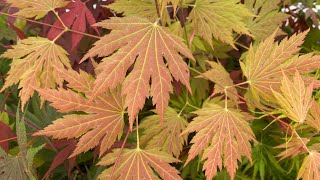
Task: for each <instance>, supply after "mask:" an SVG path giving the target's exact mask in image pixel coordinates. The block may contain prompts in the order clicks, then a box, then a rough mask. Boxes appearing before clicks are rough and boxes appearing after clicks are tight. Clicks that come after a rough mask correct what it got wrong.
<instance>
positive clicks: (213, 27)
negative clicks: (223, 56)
mask: <svg viewBox="0 0 320 180" xmlns="http://www.w3.org/2000/svg"><path fill="white" fill-rule="evenodd" d="M248 16H252V13H251V12H250V11H249V10H248V9H247V8H246V7H245V6H244V5H243V4H241V3H239V0H196V1H195V4H194V6H193V8H192V10H191V12H190V15H189V16H188V19H189V22H190V23H191V25H192V27H193V29H194V31H195V34H196V35H199V36H200V37H202V38H203V39H204V40H205V41H207V42H208V43H209V44H210V45H211V46H212V36H213V37H214V38H215V39H217V40H220V41H221V42H224V43H227V44H230V45H231V46H233V47H234V48H235V46H234V44H233V37H232V32H233V31H235V32H237V33H240V34H248V35H249V34H250V33H249V31H248V29H247V27H246V24H245V23H244V20H245V18H246V17H248Z"/></svg>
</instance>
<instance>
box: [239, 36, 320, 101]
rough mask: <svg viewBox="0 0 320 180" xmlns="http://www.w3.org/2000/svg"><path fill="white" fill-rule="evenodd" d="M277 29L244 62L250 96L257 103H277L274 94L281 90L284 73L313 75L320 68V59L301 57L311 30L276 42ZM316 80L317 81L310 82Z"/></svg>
mask: <svg viewBox="0 0 320 180" xmlns="http://www.w3.org/2000/svg"><path fill="white" fill-rule="evenodd" d="M276 33H277V30H276V31H275V32H274V33H273V34H272V35H271V36H270V37H268V38H267V39H266V40H264V41H263V42H261V43H260V44H259V46H258V47H256V48H254V47H252V46H251V47H250V49H249V51H248V54H247V56H246V58H245V60H244V62H240V65H241V69H242V72H243V74H244V76H245V77H246V78H247V81H248V84H249V91H248V93H249V94H250V96H251V97H252V98H253V100H256V101H257V102H261V101H274V100H275V99H274V96H273V93H272V91H271V89H273V90H274V91H279V89H280V84H281V80H282V79H283V72H284V73H285V74H286V75H287V76H291V75H293V74H294V73H295V72H296V71H299V73H300V74H304V73H309V72H311V71H312V70H315V69H316V68H319V67H320V56H317V55H313V54H312V53H308V54H304V55H300V56H299V55H298V53H299V50H300V48H299V46H300V45H301V44H302V43H303V39H304V38H305V36H306V34H307V33H308V31H305V32H303V33H299V34H296V35H292V36H291V37H290V38H289V39H284V40H282V41H281V42H280V43H279V44H278V43H274V42H273V41H274V38H275V35H276ZM306 80H308V81H309V83H310V80H311V81H314V80H313V79H310V78H309V79H306Z"/></svg>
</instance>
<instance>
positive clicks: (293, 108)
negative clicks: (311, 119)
mask: <svg viewBox="0 0 320 180" xmlns="http://www.w3.org/2000/svg"><path fill="white" fill-rule="evenodd" d="M280 90H281V92H282V94H280V93H278V92H275V91H273V94H274V96H275V98H276V99H277V102H278V103H279V105H280V107H281V109H279V111H280V112H282V113H283V114H284V115H285V116H287V117H288V118H290V119H291V120H293V121H294V122H298V123H303V122H304V121H305V120H306V118H307V114H308V111H309V108H310V106H311V96H312V91H313V84H312V83H311V84H310V85H309V86H308V87H307V88H306V87H305V84H304V82H303V79H302V77H301V76H300V74H299V73H298V72H296V73H295V76H294V77H293V82H291V81H290V80H289V78H288V77H287V76H286V75H285V74H283V80H282V82H281V87H280Z"/></svg>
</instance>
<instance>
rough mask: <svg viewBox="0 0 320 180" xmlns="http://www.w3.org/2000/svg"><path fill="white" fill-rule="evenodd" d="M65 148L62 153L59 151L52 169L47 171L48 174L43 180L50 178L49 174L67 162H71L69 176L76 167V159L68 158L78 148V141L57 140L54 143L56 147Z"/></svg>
mask: <svg viewBox="0 0 320 180" xmlns="http://www.w3.org/2000/svg"><path fill="white" fill-rule="evenodd" d="M61 146H62V147H64V146H65V147H64V148H63V149H62V150H61V151H59V152H58V153H57V154H56V155H55V157H54V159H53V161H52V163H51V165H50V168H49V169H48V170H47V172H46V173H45V174H44V176H43V177H42V179H44V178H46V177H47V176H49V174H50V173H51V172H52V171H53V170H55V169H56V168H57V167H58V166H59V165H61V164H63V163H64V162H65V161H67V160H68V161H69V163H68V176H69V174H70V172H71V170H72V168H73V166H74V165H75V161H76V157H72V158H69V159H68V157H69V156H70V155H71V154H72V152H73V151H74V150H75V148H76V141H75V140H74V139H70V140H57V141H55V142H54V147H61Z"/></svg>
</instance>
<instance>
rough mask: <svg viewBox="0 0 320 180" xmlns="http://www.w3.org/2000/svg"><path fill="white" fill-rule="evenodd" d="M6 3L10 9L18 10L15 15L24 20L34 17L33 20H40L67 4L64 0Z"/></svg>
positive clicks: (19, 0) (11, 0) (17, 0)
mask: <svg viewBox="0 0 320 180" xmlns="http://www.w3.org/2000/svg"><path fill="white" fill-rule="evenodd" d="M7 3H9V4H11V6H12V7H16V8H18V9H20V11H19V12H17V13H16V15H19V16H23V17H26V18H32V17H35V19H40V18H42V17H44V16H45V15H46V14H47V13H48V12H49V11H52V10H54V9H55V8H60V7H64V6H65V5H67V4H68V2H67V1H65V0H7Z"/></svg>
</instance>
